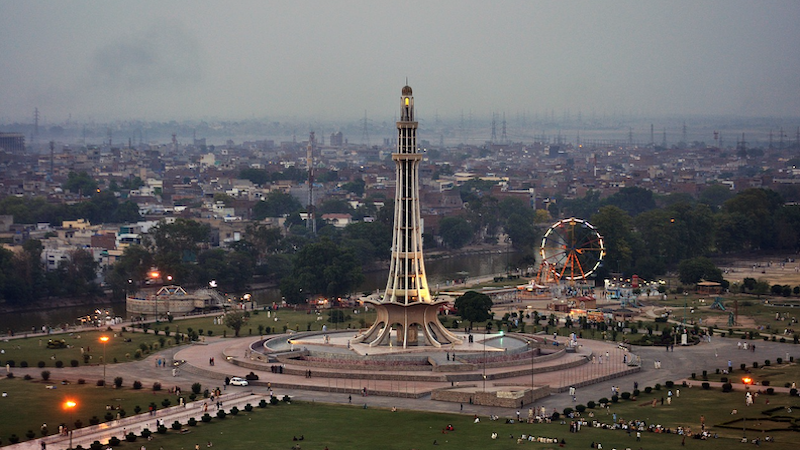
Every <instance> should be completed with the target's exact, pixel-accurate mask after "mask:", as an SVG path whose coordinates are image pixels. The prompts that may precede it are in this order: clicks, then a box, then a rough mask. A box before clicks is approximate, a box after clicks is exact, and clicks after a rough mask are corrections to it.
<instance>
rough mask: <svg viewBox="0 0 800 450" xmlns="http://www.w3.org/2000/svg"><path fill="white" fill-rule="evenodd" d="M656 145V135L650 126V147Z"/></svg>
mask: <svg viewBox="0 0 800 450" xmlns="http://www.w3.org/2000/svg"><path fill="white" fill-rule="evenodd" d="M655 145H656V135H655V133H654V130H653V124H652V123H651V124H650V147H655Z"/></svg>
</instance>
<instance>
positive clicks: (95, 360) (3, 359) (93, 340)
mask: <svg viewBox="0 0 800 450" xmlns="http://www.w3.org/2000/svg"><path fill="white" fill-rule="evenodd" d="M101 336H108V338H109V341H108V342H107V343H106V344H103V343H102V342H100V337H101ZM50 339H52V340H54V341H59V340H61V339H63V340H64V341H65V343H66V345H67V347H66V348H48V347H47V343H48V340H50ZM162 339H163V345H164V346H169V345H174V343H175V337H174V334H173V335H172V336H169V337H167V336H164V334H163V333H162V334H161V335H160V336H154V335H153V334H152V333H150V334H145V333H142V332H141V331H137V332H131V331H127V332H125V333H121V332H119V331H101V330H99V329H89V330H81V331H75V332H72V333H62V334H53V335H50V336H47V337H29V338H20V339H10V340H8V341H3V342H0V349H2V350H3V353H1V354H0V365H3V366H5V365H6V364H7V363H11V362H12V361H13V363H14V364H13V365H14V366H16V367H20V366H22V365H23V364H22V363H23V362H25V363H27V364H28V366H30V367H38V365H39V363H40V362H42V363H44V365H45V366H46V367H50V368H52V367H56V365H57V363H58V362H59V361H60V362H61V363H63V366H64V367H69V366H71V365H72V361H73V360H74V361H77V362H78V364H80V365H84V364H102V363H103V351H104V349H103V346H104V345H105V352H106V360H107V362H108V363H109V364H111V363H114V362H124V361H132V360H134V359H135V358H136V357H137V350H140V351H141V350H142V346H143V345H144V346H145V348H146V349H147V350H146V351H143V352H142V356H144V357H146V356H147V354H148V353H150V352H151V351H152V350H157V349H159V348H161V346H162V343H161V340H162ZM81 349H83V352H81ZM84 355H86V356H88V357H89V359H88V360H85V359H84Z"/></svg>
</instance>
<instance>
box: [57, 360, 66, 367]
mask: <svg viewBox="0 0 800 450" xmlns="http://www.w3.org/2000/svg"><path fill="white" fill-rule="evenodd" d="M56 367H57V368H59V369H60V368H62V367H64V361H61V360H58V361H56Z"/></svg>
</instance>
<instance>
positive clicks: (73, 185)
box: [63, 172, 97, 197]
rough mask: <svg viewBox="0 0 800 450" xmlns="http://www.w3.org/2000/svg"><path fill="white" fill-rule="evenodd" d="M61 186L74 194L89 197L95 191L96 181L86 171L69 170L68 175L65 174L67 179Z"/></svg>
mask: <svg viewBox="0 0 800 450" xmlns="http://www.w3.org/2000/svg"><path fill="white" fill-rule="evenodd" d="M63 188H64V190H66V191H70V192H72V193H74V194H80V195H82V196H86V197H91V196H92V195H94V194H95V193H96V192H97V181H95V180H94V179H93V178H92V177H90V176H89V174H87V173H86V172H81V173H75V172H70V173H69V175H67V181H66V182H65V183H64V185H63Z"/></svg>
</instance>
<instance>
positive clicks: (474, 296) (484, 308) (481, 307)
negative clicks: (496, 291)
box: [455, 291, 493, 327]
mask: <svg viewBox="0 0 800 450" xmlns="http://www.w3.org/2000/svg"><path fill="white" fill-rule="evenodd" d="M492 304H493V303H492V299H491V298H490V297H489V296H488V295H486V294H481V293H480V292H475V291H467V292H465V293H464V295H462V296H460V297H458V298H457V299H456V302H455V307H456V309H457V310H458V315H459V316H461V318H462V319H464V320H468V321H469V325H470V327H472V324H473V323H475V322H484V321H486V320H489V319H491V318H492V316H491V314H490V313H489V311H490V310H491V309H492Z"/></svg>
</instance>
